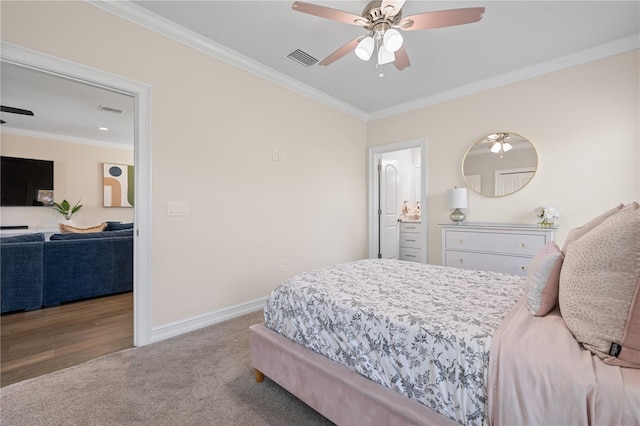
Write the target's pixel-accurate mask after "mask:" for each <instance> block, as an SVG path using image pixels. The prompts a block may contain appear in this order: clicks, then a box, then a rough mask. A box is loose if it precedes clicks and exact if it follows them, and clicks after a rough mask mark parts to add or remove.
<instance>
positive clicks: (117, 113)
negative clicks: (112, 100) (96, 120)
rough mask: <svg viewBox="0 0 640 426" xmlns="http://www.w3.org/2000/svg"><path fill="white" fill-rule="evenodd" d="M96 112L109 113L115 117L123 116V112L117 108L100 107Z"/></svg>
mask: <svg viewBox="0 0 640 426" xmlns="http://www.w3.org/2000/svg"><path fill="white" fill-rule="evenodd" d="M98 111H102V112H110V113H111V114H116V115H122V114H124V111H123V110H121V109H118V108H111V107H108V106H104V105H100V106H99V107H98Z"/></svg>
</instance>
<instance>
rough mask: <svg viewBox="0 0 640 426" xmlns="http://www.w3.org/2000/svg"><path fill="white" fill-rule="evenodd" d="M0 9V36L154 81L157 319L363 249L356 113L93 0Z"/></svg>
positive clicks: (240, 295)
mask: <svg viewBox="0 0 640 426" xmlns="http://www.w3.org/2000/svg"><path fill="white" fill-rule="evenodd" d="M1 18H2V21H1V25H2V39H3V40H6V41H9V42H12V43H15V44H18V45H21V46H25V47H29V48H32V49H36V50H40V51H43V52H46V53H49V54H52V55H55V56H58V57H62V58H66V59H69V60H72V61H75V62H78V63H81V64H85V65H88V66H91V67H94V68H98V69H101V70H105V71H107V72H111V73H114V74H116V75H118V76H122V77H125V78H129V79H133V80H136V81H140V82H143V83H146V84H149V85H150V86H151V88H152V89H151V90H152V93H151V102H152V104H151V112H152V129H151V149H152V165H151V169H152V173H153V175H152V198H153V206H152V213H151V214H152V236H151V239H152V257H151V262H152V271H151V275H152V276H151V279H152V290H151V291H152V298H151V299H152V308H151V310H152V325H153V326H154V327H158V326H161V325H166V324H171V323H173V322H177V321H181V320H184V319H188V318H193V317H197V316H198V315H202V314H206V313H209V312H213V311H217V310H221V309H224V308H226V307H231V306H235V305H238V304H242V303H247V302H249V301H253V300H257V299H259V298H262V297H266V296H267V295H268V294H269V292H270V291H271V290H272V289H273V288H274V287H275V286H276V285H277V283H279V282H280V281H281V280H283V279H284V278H286V277H288V276H290V275H292V274H294V273H296V272H298V271H302V270H306V269H310V268H314V267H319V266H324V265H329V264H334V263H338V262H345V261H349V260H354V259H358V258H362V257H364V256H365V254H366V235H365V229H366V223H365V220H364V218H365V211H366V210H365V209H366V204H365V198H366V164H365V145H366V125H365V123H363V122H361V121H359V120H357V119H355V118H353V117H350V116H348V115H346V114H344V113H341V112H337V111H335V110H332V109H330V108H328V107H327V106H324V105H322V104H320V103H318V102H315V101H312V100H310V99H308V98H306V97H303V96H301V95H299V94H296V93H294V92H292V91H290V90H288V89H286V88H283V87H281V86H278V85H275V84H273V83H270V82H268V81H265V80H263V79H261V78H259V77H257V76H255V75H253V74H250V73H248V72H244V71H242V70H240V69H238V68H236V67H234V66H232V65H229V64H227V63H225V62H222V61H220V60H217V59H215V58H212V57H211V56H208V55H205V54H203V53H201V52H199V51H196V50H194V49H191V48H188V47H186V46H184V45H182V44H179V43H177V42H175V41H173V40H170V39H168V38H165V37H163V36H161V35H159V34H157V33H155V32H152V31H149V30H146V29H144V28H141V27H138V26H136V25H135V24H133V23H131V22H129V21H126V20H123V19H121V18H118V17H116V16H114V15H112V14H110V13H108V12H105V11H103V10H101V9H99V8H96V7H94V6H91V5H90V4H88V3H84V2H10V1H9V2H5V1H3V2H2V17H1ZM274 148H277V149H279V150H281V151H283V152H284V154H285V161H284V162H275V161H272V159H271V156H272V150H273V149H274ZM169 201H186V202H188V203H189V216H186V217H173V216H172V217H169V216H168V215H167V203H168V202H169ZM280 260H283V261H284V269H285V270H284V272H278V271H277V262H278V261H280Z"/></svg>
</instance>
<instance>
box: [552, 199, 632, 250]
mask: <svg viewBox="0 0 640 426" xmlns="http://www.w3.org/2000/svg"><path fill="white" fill-rule="evenodd" d="M636 204H637V203H636ZM623 208H624V204H622V203H620V204H618V205H617V206H615V207H614V208H612V209H610V210H607V211H606V212H604V213H602V214H601V215H600V216H598V217H595V218H593V219H591V220H590V221H589V222H587V223H585V224H584V225H582V226H580V227H578V228H574V229H572V230H571V231H569V235H567V239H566V240H565V241H564V244H563V245H562V253H564V254H567V248H568V247H569V244H571V243H572V242H574V241H575V240H577V239H578V238H580V237H582V236H583V235H585V234H586V233H587V232H589V231H591V230H592V229H594V228H595V227H596V226H598V225H600V224H601V223H602V222H604V221H605V220H607V219H609V218H610V217H611V216H613V215H614V214H616V213H618V212H619V211H620V210H622V209H623Z"/></svg>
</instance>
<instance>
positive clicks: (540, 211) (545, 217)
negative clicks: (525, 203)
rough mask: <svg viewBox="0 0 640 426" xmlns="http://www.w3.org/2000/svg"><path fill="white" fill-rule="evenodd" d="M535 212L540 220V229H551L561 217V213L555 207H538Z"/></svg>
mask: <svg viewBox="0 0 640 426" xmlns="http://www.w3.org/2000/svg"><path fill="white" fill-rule="evenodd" d="M533 212H534V213H535V214H536V217H537V218H538V226H539V227H540V228H551V227H553V225H554V221H555V219H556V218H557V217H560V211H559V210H558V209H556V208H555V207H536V208H535V209H533Z"/></svg>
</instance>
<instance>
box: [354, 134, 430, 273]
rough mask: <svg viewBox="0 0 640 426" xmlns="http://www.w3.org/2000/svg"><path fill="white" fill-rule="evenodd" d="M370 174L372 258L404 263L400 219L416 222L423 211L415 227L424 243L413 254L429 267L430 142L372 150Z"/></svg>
mask: <svg viewBox="0 0 640 426" xmlns="http://www.w3.org/2000/svg"><path fill="white" fill-rule="evenodd" d="M368 171H369V173H368V215H367V216H368V224H369V226H368V228H369V231H368V239H369V258H387V259H402V258H403V256H402V253H401V248H400V240H401V236H400V231H401V230H400V226H401V223H400V222H399V219H400V218H401V217H405V218H407V217H408V216H409V217H410V218H413V219H415V218H416V216H415V214H416V209H419V210H420V220H419V222H415V223H414V226H415V227H417V228H418V230H419V233H420V234H421V235H422V236H423V239H422V241H423V243H422V244H421V247H420V248H421V249H420V250H419V251H418V252H415V251H414V252H412V253H413V254H416V255H417V256H416V257H415V258H414V259H415V260H417V261H419V262H421V263H426V262H427V246H426V241H427V239H426V235H427V215H426V207H427V140H426V139H415V140H410V141H405V142H398V143H393V144H388V145H382V146H377V147H372V148H369V153H368ZM405 208H406V209H407V210H406V211H404V212H403V210H405ZM403 213H405V214H404V215H403ZM406 213H408V215H407V214H406Z"/></svg>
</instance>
